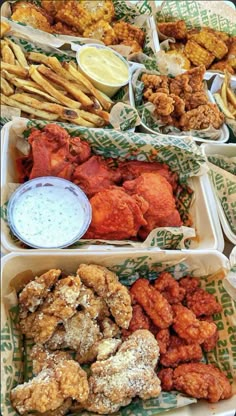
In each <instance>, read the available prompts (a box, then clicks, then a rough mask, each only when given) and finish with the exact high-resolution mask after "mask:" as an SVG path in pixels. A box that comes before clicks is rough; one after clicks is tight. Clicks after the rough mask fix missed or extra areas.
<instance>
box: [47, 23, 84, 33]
mask: <svg viewBox="0 0 236 416" xmlns="http://www.w3.org/2000/svg"><path fill="white" fill-rule="evenodd" d="M51 31H52V33H59V34H60V35H67V36H80V34H79V32H78V31H77V30H76V29H74V28H73V27H71V26H68V25H66V24H65V23H62V22H57V23H56V24H55V25H53V26H51Z"/></svg>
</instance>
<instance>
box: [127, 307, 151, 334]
mask: <svg viewBox="0 0 236 416" xmlns="http://www.w3.org/2000/svg"><path fill="white" fill-rule="evenodd" d="M132 309H133V311H132V318H131V321H130V324H129V328H128V329H123V331H122V335H123V337H128V336H129V335H131V334H132V333H133V332H134V331H136V330H137V329H149V330H150V326H151V325H150V318H149V317H148V316H147V315H146V314H145V312H144V310H143V309H142V307H141V306H140V305H138V304H137V305H133V307H132Z"/></svg>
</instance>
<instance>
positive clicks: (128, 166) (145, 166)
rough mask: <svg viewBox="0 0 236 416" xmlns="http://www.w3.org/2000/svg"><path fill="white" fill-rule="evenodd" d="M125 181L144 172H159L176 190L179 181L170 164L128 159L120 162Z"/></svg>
mask: <svg viewBox="0 0 236 416" xmlns="http://www.w3.org/2000/svg"><path fill="white" fill-rule="evenodd" d="M118 169H119V172H120V173H121V177H122V180H123V181H130V180H132V179H135V178H137V177H138V176H140V175H141V174H142V173H147V172H158V173H159V174H160V175H161V176H163V177H164V178H165V179H166V180H167V181H168V182H169V183H170V185H171V186H172V188H173V190H174V191H175V190H176V188H177V183H178V174H177V173H176V172H172V171H171V170H170V168H169V166H168V165H166V164H165V163H159V162H142V161H139V160H127V161H125V162H120V163H119V166H118Z"/></svg>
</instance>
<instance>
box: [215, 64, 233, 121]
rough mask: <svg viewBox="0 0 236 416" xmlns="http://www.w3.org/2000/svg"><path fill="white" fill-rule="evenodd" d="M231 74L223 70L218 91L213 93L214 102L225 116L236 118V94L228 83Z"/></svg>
mask: <svg viewBox="0 0 236 416" xmlns="http://www.w3.org/2000/svg"><path fill="white" fill-rule="evenodd" d="M230 81H231V74H230V73H229V72H227V71H225V76H224V82H223V83H222V85H221V89H220V91H218V92H217V93H215V94H213V95H214V98H215V100H216V103H217V104H218V105H219V107H220V109H221V111H222V112H223V113H224V115H225V116H226V117H227V118H230V119H233V120H236V95H235V93H234V91H233V89H232V87H231V85H230Z"/></svg>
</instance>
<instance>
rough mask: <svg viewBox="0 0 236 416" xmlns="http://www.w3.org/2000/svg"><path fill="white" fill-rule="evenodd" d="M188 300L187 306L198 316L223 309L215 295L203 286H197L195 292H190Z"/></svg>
mask: <svg viewBox="0 0 236 416" xmlns="http://www.w3.org/2000/svg"><path fill="white" fill-rule="evenodd" d="M186 300H187V307H188V308H189V309H191V310H192V311H193V313H194V314H195V315H196V316H201V315H213V314H214V313H218V312H221V311H222V306H221V305H220V304H219V303H218V302H217V300H216V298H215V296H214V295H212V294H211V293H208V292H207V291H206V290H204V289H201V288H197V289H196V290H195V292H193V293H188V294H187V296H186Z"/></svg>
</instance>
